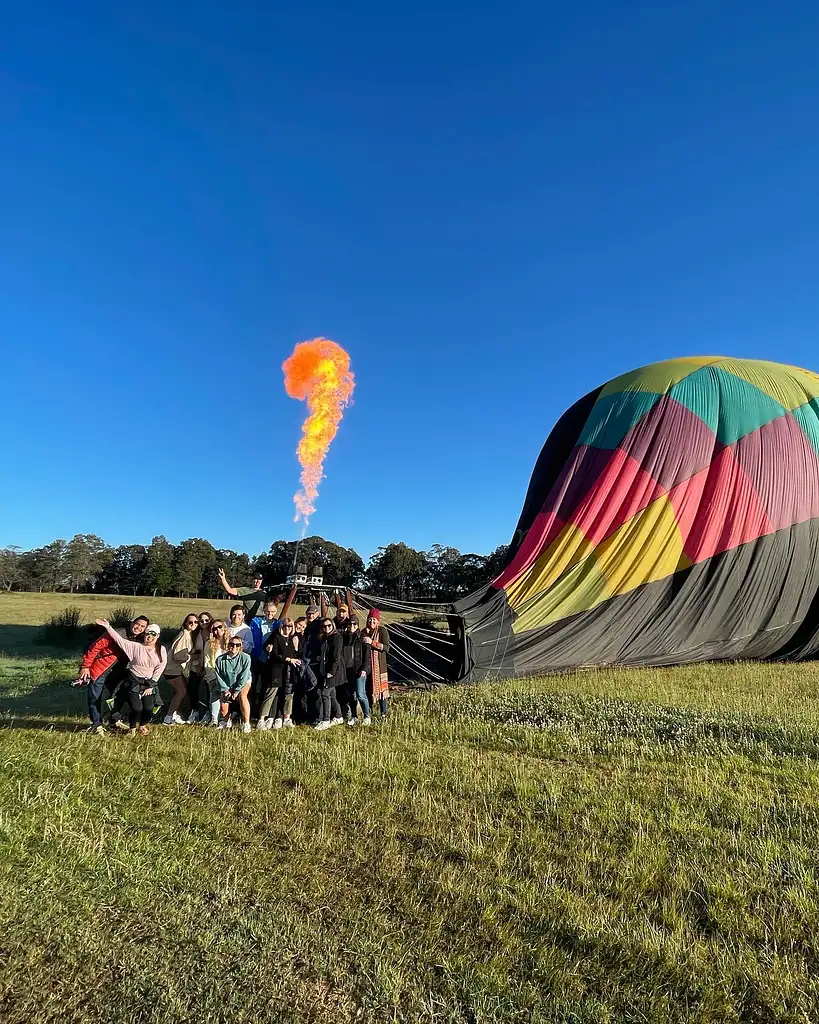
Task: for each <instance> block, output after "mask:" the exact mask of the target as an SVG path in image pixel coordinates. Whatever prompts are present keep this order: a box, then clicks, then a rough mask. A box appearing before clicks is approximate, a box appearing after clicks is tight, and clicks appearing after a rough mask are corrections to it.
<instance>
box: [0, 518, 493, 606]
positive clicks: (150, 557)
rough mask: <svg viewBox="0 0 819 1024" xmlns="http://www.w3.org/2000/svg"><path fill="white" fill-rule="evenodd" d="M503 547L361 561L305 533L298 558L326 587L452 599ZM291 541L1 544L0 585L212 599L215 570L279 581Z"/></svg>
mask: <svg viewBox="0 0 819 1024" xmlns="http://www.w3.org/2000/svg"><path fill="white" fill-rule="evenodd" d="M506 551H507V548H506V546H505V545H503V546H501V547H499V548H497V549H496V550H495V551H493V552H492V553H491V554H490V555H478V554H462V553H461V552H460V551H459V550H458V549H457V548H453V547H445V546H443V545H440V544H435V545H433V546H432V547H431V548H430V549H429V551H418V550H416V549H415V548H412V547H410V546H409V545H408V544H404V543H403V542H399V543H397V544H387V545H385V546H384V547H380V548H379V549H378V550H377V551H376V552H375V554H374V555H373V556H372V558H370V560H369V562H368V563H367V564H366V565H365V563H364V560H363V559H362V558H361V556H360V555H359V554H358V552H357V551H355V550H354V549H353V548H345V547H342V546H341V545H340V544H335V543H334V542H333V541H330V540H325V539H324V538H323V537H306V538H305V539H304V540H302V541H301V544H300V547H299V549H298V562H299V564H300V565H302V564H303V565H306V566H307V568H308V571H311V570H312V569H313V568H314V567H315V566H321V567H322V568H323V569H324V579H325V581H326V585H327V586H328V587H332V586H339V587H351V588H355V589H359V590H363V591H366V592H367V593H371V594H374V595H377V596H379V597H392V598H395V599H398V600H402V601H413V600H420V599H427V600H432V601H441V602H446V601H454V600H457V599H458V598H459V597H463V596H464V595H466V594H469V593H472V591H474V590H477V589H478V588H479V587H481V586H483V585H484V584H486V583H488V582H489V581H490V580H492V579H493V578H494V577H495V576H497V574H498V573H499V572H500V570H501V569H502V568H503V565H504V562H505V558H506ZM295 554H296V542H295V541H285V540H277V541H274V542H273V543H272V544H271V545H270V549H269V550H268V551H267V552H266V553H264V554H261V555H255V556H251V555H248V554H245V553H243V552H237V551H231V550H229V549H225V548H215V547H214V546H213V545H212V544H211V543H210V542H209V541H207V540H202V539H201V538H200V537H191V538H189V539H188V540H183V541H181V543H179V544H171V542H170V541H169V540H167V538H165V537H162V536H160V537H154V538H153V540H152V541H151V543H150V544H148V545H147V546H146V545H144V544H121V545H120V546H119V547H111V546H110V545H108V544H106V543H105V541H104V540H102V538H101V537H98V536H96V534H93V533H81V534H77V535H76V536H74V537H72V538H71V539H70V540H54V541H52V542H51V543H50V544H46V545H44V546H43V547H39V548H32V549H31V550H28V551H24V550H22V549H21V548H20V547H17V546H14V545H11V546H9V547H5V548H0V587H3V588H4V589H5V590H7V591H12V590H22V591H66V592H68V593H72V594H73V593H97V594H123V595H129V596H134V597H136V596H140V595H143V596H144V595H150V596H153V597H157V596H175V597H202V598H214V599H215V598H218V597H220V596H222V589H221V587H220V586H219V578H218V570H219V568H220V567H222V568H224V570H225V572H226V574H227V577H228V579H229V580H230V581H231V583H233V584H234V585H236V584H239V585H243V584H245V583H246V582H247V581H248V580H249V579H250V578H251V575H252V574H253V572H256V571H258V572H261V573H262V575H263V577H264V579H265V582H266V583H269V584H271V585H272V584H276V583H283V582H284V580H285V579H286V577H287V576H288V575H289V574H290V572H291V571H292V568H293V564H294V556H295Z"/></svg>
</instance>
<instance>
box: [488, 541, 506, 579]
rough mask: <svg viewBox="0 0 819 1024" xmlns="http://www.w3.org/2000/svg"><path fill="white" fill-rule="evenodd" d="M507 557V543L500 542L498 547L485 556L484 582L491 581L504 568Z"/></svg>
mask: <svg viewBox="0 0 819 1024" xmlns="http://www.w3.org/2000/svg"><path fill="white" fill-rule="evenodd" d="M508 559H509V545H508V544H501V545H500V547H497V548H495V550H494V551H493V552H492V553H491V554H490V555H487V556H486V580H485V582H486V583H491V582H492V580H494V579H495V578H496V577H497V576H499V575H500V574H501V572H502V571H503V570H504V569H505V568H506V563H507V561H508Z"/></svg>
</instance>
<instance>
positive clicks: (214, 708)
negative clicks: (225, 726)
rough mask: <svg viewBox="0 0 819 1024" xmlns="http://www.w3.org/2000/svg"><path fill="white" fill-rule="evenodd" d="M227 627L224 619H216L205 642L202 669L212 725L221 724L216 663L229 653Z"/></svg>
mask: <svg viewBox="0 0 819 1024" xmlns="http://www.w3.org/2000/svg"><path fill="white" fill-rule="evenodd" d="M227 641H228V633H227V626H226V625H225V623H224V621H223V620H222V619H214V620H213V622H211V624H210V635H209V636H208V638H207V640H206V641H205V645H204V650H203V659H202V669H203V672H204V676H205V689H206V692H207V697H206V700H207V701H208V704H209V706H210V724H211V725H218V724H219V705H220V703H221V701H220V699H219V698H220V689H219V679H218V677H217V675H216V661H217V659H218V658H219V657H220V655H222V654H224V653H225V651H227Z"/></svg>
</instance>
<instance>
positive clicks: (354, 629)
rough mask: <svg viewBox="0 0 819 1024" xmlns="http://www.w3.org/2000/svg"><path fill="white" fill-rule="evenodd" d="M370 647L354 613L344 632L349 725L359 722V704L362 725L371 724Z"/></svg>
mask: <svg viewBox="0 0 819 1024" xmlns="http://www.w3.org/2000/svg"><path fill="white" fill-rule="evenodd" d="M369 653H370V652H369V648H368V647H366V646H365V645H364V644H363V643H362V641H361V634H360V633H359V632H358V619H357V618H356V617H355V616H354V615H352V616H350V618H349V619H348V620H347V629H346V631H345V633H344V671H345V672H346V674H347V688H346V689H347V709H346V710H347V725H356V724H357V722H358V705H359V702H360V703H361V711H362V713H363V715H364V720H363V721H362V723H361V724H362V725H369V724H370V722H371V718H370V702H369V701H368V700H367V662H368V660H369Z"/></svg>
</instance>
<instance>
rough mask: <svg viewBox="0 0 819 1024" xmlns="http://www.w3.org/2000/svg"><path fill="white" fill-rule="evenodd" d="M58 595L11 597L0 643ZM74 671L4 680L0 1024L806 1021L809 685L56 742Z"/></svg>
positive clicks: (50, 656) (817, 957) (608, 674)
mask: <svg viewBox="0 0 819 1024" xmlns="http://www.w3.org/2000/svg"><path fill="white" fill-rule="evenodd" d="M57 598H58V601H57V606H56V607H55V606H53V603H52V602H53V601H54V598H53V597H51V596H49V597H47V598H44V599H43V601H42V606H41V605H40V604H39V603H38V599H37V597H34V598H32V597H31V596H28V597H25V598H24V600H25V601H27V602H30V603H31V604H30V607H29V609H28V610H26V608H25V606H24V605H23V604H17V605H16V613H17V616H18V617H17V619H16V620H14V628H17V629H22V628H24V627H25V628H27V629H33V628H34V626H35V625H36V624H37V623H38V622H41V621H42V620H43V619H44V618H46V617H47V616H48V615H49V614H52V613H53V612H54V611H58V610H61V609H62V608H63V607H64V606H65V604H67V603H71V601H70V598H69V599H66V595H58V596H57ZM17 599H18V598H17V595H14V596H11V597H4V598H2V599H0V623H3V624H4V625H3V627H2V628H4V629H5V628H10V624H11V623H12V621H13V620H12V619H11V615H12V612H13V610H14V609H15V605H14V602H16V601H17ZM89 600H90V601H91V602H92V603H93V602H94V601H95V599H88V598H82V599H79V600H77V601H76V603H77V604H82V603H84V602H87V601H89ZM117 603H124V602H122V601H120V599H118V598H113V599H112V598H106V599H104V601H103V608H104V610H105V611H108V610H110V608H109V607H108V606H109V605H113V604H117ZM195 604H196V603H195V602H181V603H177V602H166V601H164V600H161V601H157V602H156V603H154V602H150V603H149V604H147V605H146V607H147V608H148V609H149V610H148V611H147V612H146V614H152V615H155V617H158V618H159V619H160V621H161V622H163V623H167V624H168V625H171V624H176V622H177V621H178V620H179V619H180V618H181V615H179V614H178V610H179V609H180V608H182V609H183V611H184V610H187V608H188V607H195ZM201 604H202V606H204V605H205V604H209V606H210V607H211V609H212V610H213V611H214V612H217V611H219V610H220V609H219V608H217V607H216V606H214V604H213V603H212V602H211V603H207V602H202V603H201ZM157 609H158V610H157ZM91 610H93V611H94V613H95V614H96V609H95V608H94V609H91ZM139 610H140V611H141V610H142V602H140V604H139ZM19 637H20V638H22V639H25V636H24V634H19ZM75 667H76V657H74V656H73V655H72V656H71V657H66V656H65V652H57V651H50V652H49V651H43V650H40V649H38V648H36V647H31V646H29V647H25V648H23V649H22V653H20V651H19V650H18V651H17V652H16V654H15V655H14V656H12V657H0V726H3V728H0V882H2V885H0V1020H2V1021H3V1024H18V1022H20V1024H22V1022H30V1021H36V1022H38V1024H40V1022H54V1024H57V1022H59V1024H73V1022H76V1024H80V1022H82V1024H91V1022H103V1021H104V1022H106V1024H126V1022H127V1024H132V1022H139V1024H143V1022H150V1024H166V1022H168V1024H169V1022H182V1021H185V1022H187V1021H190V1022H193V1021H200V1020H208V1021H213V1022H225V1024H227V1022H228V1021H230V1022H234V1021H255V1022H259V1024H267V1022H271V1024H272V1022H279V1021H283V1022H293V1024H295V1022H315V1024H319V1022H321V1024H331V1022H332V1024H352V1022H371V1021H372V1022H378V1024H381V1022H383V1024H388V1022H391V1024H395V1022H401V1024H403V1022H407V1024H409V1022H413V1024H415V1022H433V1021H435V1022H439V1021H440V1022H448V1024H449V1022H451V1024H486V1022H493V1024H494V1022H498V1024H500V1022H503V1024H506V1022H513V1024H518V1022H520V1024H523V1022H526V1024H533V1022H538V1024H546V1022H565V1024H569V1022H589V1024H590V1022H607V1024H620V1022H638V1021H639V1022H645V1021H652V1022H653V1021H656V1022H658V1024H659V1022H667V1021H671V1022H680V1024H682V1022H709V1024H717V1022H719V1024H723V1022H737V1024H739V1022H749V1024H751V1022H753V1024H763V1022H764V1024H768V1022H774V1024H780V1022H781V1024H785V1022H788V1024H791V1022H793V1024H796V1022H800V1024H808V1022H814V1021H816V1020H817V1019H819V980H818V979H819V974H818V973H817V968H819V947H818V946H817V935H818V934H819V891H818V887H817V857H816V850H817V849H818V848H819V701H817V679H818V678H819V675H818V674H817V669H816V668H815V667H814V666H813V665H783V666H775V665H754V664H739V665H699V666H692V667H688V668H683V669H668V670H642V671H601V672H586V673H582V674H577V675H562V676H555V677H551V678H548V679H540V680H518V681H513V682H507V683H498V684H492V685H487V686H483V687H480V688H456V689H452V690H446V691H443V692H437V693H431V694H420V693H419V694H408V695H404V696H402V697H400V698H397V699H396V700H395V702H394V706H393V709H392V717H391V718H390V719H389V720H388V721H387V722H386V723H382V724H379V725H377V726H376V727H374V728H373V729H371V730H369V731H366V730H363V729H359V730H350V729H345V728H341V727H339V728H337V729H334V730H331V731H330V732H328V733H323V734H316V733H312V732H310V731H307V730H303V729H299V730H293V731H292V732H287V733H284V734H281V735H280V734H274V733H265V734H259V735H256V734H254V735H252V736H242V735H233V734H223V733H218V732H216V733H214V732H210V731H208V730H206V729H197V728H192V729H181V728H177V729H163V728H158V729H155V730H153V732H152V735H151V736H150V737H149V738H148V739H147V740H141V741H128V740H125V739H119V738H114V737H112V738H110V739H105V740H99V739H97V738H95V737H89V736H87V735H85V734H83V733H82V732H78V731H77V729H78V728H79V727H80V726H81V725H82V724H83V702H84V695H83V693H82V692H81V691H74V690H71V689H70V688H68V687H67V686H66V680H68V679H69V678H71V676H72V675H73V671H74V669H75Z"/></svg>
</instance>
